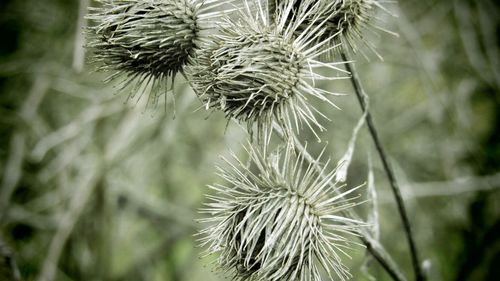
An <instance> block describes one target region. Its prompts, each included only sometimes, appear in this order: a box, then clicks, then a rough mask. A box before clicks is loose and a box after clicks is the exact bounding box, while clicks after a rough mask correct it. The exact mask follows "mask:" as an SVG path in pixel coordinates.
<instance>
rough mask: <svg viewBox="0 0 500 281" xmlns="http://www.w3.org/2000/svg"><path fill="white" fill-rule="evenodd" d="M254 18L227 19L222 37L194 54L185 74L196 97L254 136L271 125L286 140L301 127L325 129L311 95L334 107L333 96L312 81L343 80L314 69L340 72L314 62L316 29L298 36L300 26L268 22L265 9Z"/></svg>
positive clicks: (248, 15)
mask: <svg viewBox="0 0 500 281" xmlns="http://www.w3.org/2000/svg"><path fill="white" fill-rule="evenodd" d="M257 6H258V5H257ZM259 9H260V11H259ZM287 12H289V11H283V13H287ZM250 14H252V11H247V13H246V14H241V15H240V17H239V18H238V20H232V19H227V20H226V22H225V24H224V25H223V26H222V27H221V30H220V34H218V35H214V36H212V37H211V38H210V39H211V40H209V41H207V42H205V45H204V46H202V47H200V50H199V51H197V52H196V55H195V57H194V62H193V63H192V65H190V66H189V68H188V69H187V73H188V75H189V77H190V80H191V81H192V84H193V88H194V90H195V92H196V93H197V95H198V96H199V97H200V99H201V101H202V102H203V103H204V105H205V106H206V108H207V109H208V108H211V109H216V110H221V111H223V112H224V113H225V115H226V117H228V118H234V119H236V120H238V121H240V122H245V123H246V124H247V126H248V129H249V131H250V132H252V128H253V127H254V126H255V127H257V130H258V131H257V132H258V133H259V134H261V133H262V132H265V131H269V130H270V128H271V127H272V124H273V122H276V123H277V124H278V125H279V126H280V127H281V128H282V129H283V130H284V132H285V134H286V135H291V132H292V131H294V130H295V131H298V130H299V129H300V128H301V127H303V124H306V125H307V127H309V128H310V129H311V130H312V131H313V132H314V131H315V129H318V128H319V129H320V130H323V127H322V126H321V125H320V123H319V122H318V121H317V119H316V115H315V113H319V112H317V110H316V109H315V108H314V107H312V106H311V104H310V103H309V101H308V96H314V97H316V98H319V99H320V100H322V101H326V102H328V103H330V104H332V105H333V103H332V102H331V101H330V100H329V99H328V98H327V97H326V96H327V95H328V94H332V93H329V92H327V91H324V90H321V89H318V88H316V87H315V86H314V80H322V79H328V80H333V79H339V77H338V74H337V77H323V76H321V75H319V74H317V73H315V72H314V71H313V70H314V69H316V68H319V67H329V68H331V69H334V70H336V72H337V71H339V69H338V68H337V67H335V66H334V64H325V63H320V62H319V61H316V60H315V58H316V57H318V56H319V55H320V50H319V46H309V44H308V42H310V41H311V40H314V38H315V37H316V36H318V29H316V30H313V28H309V29H307V30H304V32H303V33H302V34H300V35H298V36H295V34H294V33H295V32H296V31H297V30H296V28H297V26H295V27H293V26H285V23H284V22H279V21H275V22H269V19H268V18H267V12H264V11H263V10H262V7H261V6H258V7H257V12H255V11H253V14H254V15H253V16H251V15H250ZM340 71H342V70H340ZM337 73H338V72H337ZM340 78H345V77H340ZM319 114H320V113H319ZM320 115H321V114H320Z"/></svg>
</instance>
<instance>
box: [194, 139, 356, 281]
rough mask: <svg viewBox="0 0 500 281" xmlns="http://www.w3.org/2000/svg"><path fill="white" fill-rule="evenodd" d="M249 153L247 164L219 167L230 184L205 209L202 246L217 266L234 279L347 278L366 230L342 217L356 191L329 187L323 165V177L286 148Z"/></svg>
mask: <svg viewBox="0 0 500 281" xmlns="http://www.w3.org/2000/svg"><path fill="white" fill-rule="evenodd" d="M246 151H247V152H248V154H249V156H250V161H249V162H250V163H249V164H245V163H244V162H243V161H241V160H239V159H238V158H237V157H236V156H234V155H233V159H232V160H231V161H229V160H226V162H227V163H226V166H227V167H223V168H219V173H220V176H221V177H222V178H223V179H224V180H225V183H223V184H216V185H213V186H210V188H211V189H213V190H214V191H215V194H214V195H208V198H209V200H210V202H209V203H207V205H206V208H204V209H203V210H202V212H203V213H204V214H206V218H205V219H202V220H201V221H202V222H203V223H206V224H208V226H207V227H206V228H205V229H204V230H202V231H201V233H200V235H201V236H202V237H201V239H200V241H201V245H202V246H205V247H207V254H216V255H218V259H217V260H216V265H217V267H218V268H219V269H220V270H222V271H223V272H226V274H228V275H229V276H231V278H232V280H266V281H288V280H290V281H296V280H299V281H320V280H323V279H322V278H321V275H322V273H321V272H323V274H325V276H328V277H329V278H330V279H328V280H345V279H346V278H348V277H349V276H350V274H349V272H348V268H347V267H346V266H344V265H343V264H342V256H346V255H347V253H346V249H347V248H350V247H352V245H353V242H352V241H351V239H353V238H354V237H353V234H354V233H355V232H356V231H357V230H358V229H359V227H361V225H362V223H361V222H359V221H356V220H353V219H349V218H346V217H343V216H342V215H341V213H342V212H343V211H344V210H346V209H347V208H351V207H353V206H354V205H356V203H355V202H354V201H352V200H353V199H351V200H348V199H345V195H346V194H348V193H351V192H353V191H354V190H356V188H353V189H350V190H347V191H341V189H342V188H345V186H344V187H334V186H331V185H330V183H331V181H332V180H334V177H335V170H333V171H330V172H327V168H326V167H327V165H325V166H324V167H323V168H322V173H323V174H324V175H325V177H320V176H319V175H318V174H317V172H316V171H317V170H315V169H314V168H313V166H312V165H313V164H306V163H305V162H304V157H303V156H297V155H296V154H294V153H293V152H292V151H291V149H290V148H289V146H287V148H286V149H282V150H277V151H275V152H273V153H271V154H270V155H269V156H265V155H266V153H265V152H264V151H262V150H260V149H258V148H256V147H252V146H250V145H249V146H247V148H246ZM318 161H319V160H318ZM333 278H335V279H333Z"/></svg>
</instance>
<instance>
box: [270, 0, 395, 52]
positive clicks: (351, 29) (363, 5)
mask: <svg viewBox="0 0 500 281" xmlns="http://www.w3.org/2000/svg"><path fill="white" fill-rule="evenodd" d="M275 1H276V3H275V4H273V5H272V6H271V7H275V9H278V10H279V9H287V8H289V9H292V10H294V11H295V12H300V11H309V12H308V17H307V18H306V19H305V20H304V21H303V22H302V23H301V25H300V28H301V29H304V28H306V27H307V26H309V25H311V24H321V25H322V26H323V33H322V35H321V36H320V37H319V38H318V41H317V42H320V41H323V40H327V39H328V38H331V40H329V41H330V44H328V45H326V47H331V46H335V45H337V44H344V45H346V46H347V47H348V48H350V49H352V50H353V51H357V50H358V49H359V47H360V46H359V45H360V44H361V45H365V46H367V47H368V48H369V49H370V50H371V51H373V52H374V53H375V54H376V55H377V56H379V57H380V55H379V54H378V53H377V52H376V50H375V47H374V46H373V44H372V43H370V42H369V41H367V40H366V39H365V38H364V36H363V32H364V30H365V29H366V30H369V27H373V28H374V29H377V30H383V31H385V32H388V33H392V32H389V31H387V30H384V29H383V28H381V27H380V26H378V25H377V24H376V23H374V22H375V20H376V13H377V9H380V10H383V11H385V12H388V11H387V9H386V8H384V7H383V6H382V4H380V3H379V1H377V0H275ZM317 42H313V44H317ZM338 50H340V49H339V48H331V52H327V53H326V54H325V57H326V58H327V59H328V60H332V59H333V57H334V56H335V55H336V53H337V52H336V51H338Z"/></svg>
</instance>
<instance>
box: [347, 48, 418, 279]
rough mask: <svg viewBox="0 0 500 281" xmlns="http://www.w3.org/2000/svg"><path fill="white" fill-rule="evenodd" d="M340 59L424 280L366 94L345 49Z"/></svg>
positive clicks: (416, 273) (397, 187) (414, 262)
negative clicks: (369, 109) (365, 112)
mask: <svg viewBox="0 0 500 281" xmlns="http://www.w3.org/2000/svg"><path fill="white" fill-rule="evenodd" d="M342 59H343V60H344V61H345V67H346V70H347V71H349V72H350V73H351V82H352V86H353V88H354V91H355V93H356V97H357V98H358V101H359V104H360V106H361V109H362V110H363V112H364V111H367V114H366V117H365V118H366V124H367V126H368V130H369V131H370V135H371V137H372V140H373V143H374V144H375V148H376V149H377V152H378V155H379V156H380V160H381V161H382V165H383V167H384V171H385V173H386V175H387V178H388V179H389V184H390V186H391V189H392V193H393V195H394V199H395V200H396V204H397V208H398V212H399V215H400V216H401V220H402V222H403V227H404V231H405V234H406V238H407V240H408V245H409V248H410V254H411V260H412V263H413V270H414V274H415V280H417V281H423V280H425V277H424V274H423V271H422V268H421V267H420V261H419V257H418V251H417V247H416V245H415V241H414V239H413V235H412V230H411V226H410V220H409V219H408V214H407V212H406V208H405V205H404V201H403V198H402V196H401V191H400V188H399V185H398V183H397V181H396V177H395V176H394V172H393V170H392V168H391V165H390V164H389V159H388V158H387V154H386V153H385V150H384V147H383V146H382V142H381V141H380V138H379V136H378V133H377V129H376V128H375V124H374V122H373V119H372V116H371V114H370V112H369V111H368V103H367V100H368V95H367V94H366V93H365V91H364V90H363V86H362V85H361V80H360V79H359V77H358V74H357V72H356V69H355V67H354V64H353V63H352V62H351V60H350V58H349V56H348V54H347V52H346V51H343V52H342Z"/></svg>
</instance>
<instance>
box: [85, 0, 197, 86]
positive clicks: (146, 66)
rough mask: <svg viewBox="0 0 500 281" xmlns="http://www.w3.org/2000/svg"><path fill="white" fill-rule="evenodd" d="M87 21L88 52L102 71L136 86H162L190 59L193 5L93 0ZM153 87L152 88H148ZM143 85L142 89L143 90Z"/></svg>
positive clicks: (174, 0) (190, 0)
mask: <svg viewBox="0 0 500 281" xmlns="http://www.w3.org/2000/svg"><path fill="white" fill-rule="evenodd" d="M97 2H98V4H99V5H98V6H97V7H94V8H90V10H89V15H88V18H89V19H90V20H91V21H92V22H93V23H94V24H93V25H92V26H91V27H90V28H89V30H88V31H89V32H88V33H89V35H90V37H91V39H90V43H89V44H88V45H89V47H91V49H92V50H93V52H94V56H93V59H94V60H95V61H96V62H97V63H99V64H100V68H101V69H102V70H113V71H116V73H115V75H113V76H112V77H111V78H114V77H116V76H118V75H120V74H121V73H125V74H126V75H127V76H128V77H127V79H128V80H138V82H139V83H146V84H149V83H153V81H156V80H161V81H159V83H166V78H168V77H172V76H175V74H176V73H178V72H179V71H181V70H182V68H183V67H184V65H185V64H186V63H187V62H188V58H189V57H190V56H191V55H192V54H193V53H194V50H195V48H196V42H197V37H198V32H199V30H200V28H199V27H198V10H199V7H200V3H201V2H200V1H198V0H116V1H113V0H98V1H97ZM153 84H154V83H153ZM147 86H148V85H145V87H147Z"/></svg>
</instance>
